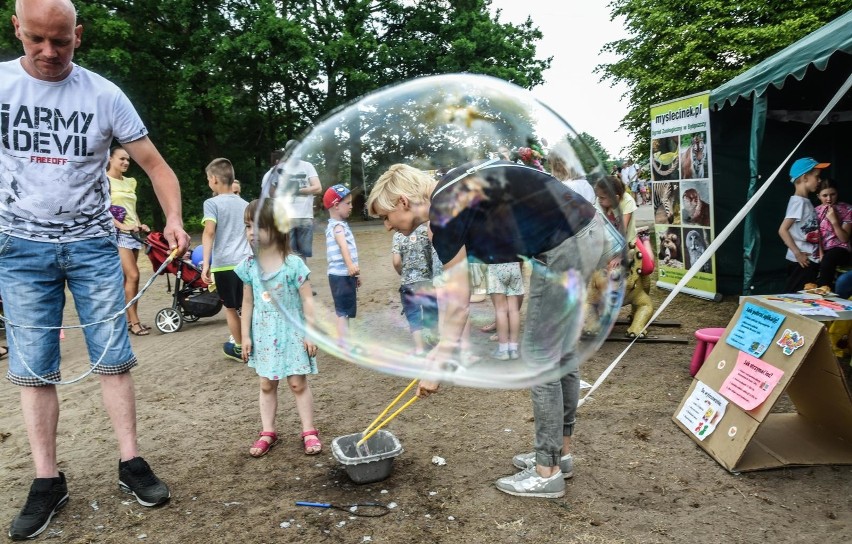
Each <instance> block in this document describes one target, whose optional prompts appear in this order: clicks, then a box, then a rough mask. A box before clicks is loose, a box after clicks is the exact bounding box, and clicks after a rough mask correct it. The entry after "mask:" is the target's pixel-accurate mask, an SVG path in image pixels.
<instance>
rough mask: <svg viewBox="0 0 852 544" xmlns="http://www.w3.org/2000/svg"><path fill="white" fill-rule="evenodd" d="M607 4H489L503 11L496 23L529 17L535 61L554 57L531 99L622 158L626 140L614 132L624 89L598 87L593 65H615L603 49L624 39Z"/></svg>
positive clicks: (524, 0) (507, 0) (517, 0)
mask: <svg viewBox="0 0 852 544" xmlns="http://www.w3.org/2000/svg"><path fill="white" fill-rule="evenodd" d="M608 3H609V0H584V1H578V0H492V4H491V7H492V9H494V10H496V9H497V8H499V9H501V10H502V14H501V16H500V21H501V22H504V23H515V24H520V23H522V22H523V21H525V20H526V18H527V16H529V17H531V18H532V21H533V24H534V25H535V26H537V27H538V29H539V30H540V31H541V32H542V34H543V35H544V37H543V38H542V39H541V41H539V42H538V43H537V44H536V45H537V56H538V57H539V58H547V57H553V62H552V63H551V68H550V70H548V71H546V72H545V73H544V79H545V83H544V85H539V86H538V87H536V88H534V89H533V90H532V93H533V95H534V96H535V97H536V98H537V99H538V100H539V101H541V102H543V103H544V104H546V105H548V106H549V107H550V108H552V109H553V110H554V111H556V112H557V113H558V114H560V115H561V116H562V118H563V119H565V120H566V121H567V122H568V123H569V124H570V125H571V126H572V127H573V128H574V130H576V131H577V133H580V132H587V133H589V134H591V135H592V136H594V137H595V138H597V139H598V140H600V142H601V143H602V144H603V146H604V149H606V150H607V151H608V152H609V154H610V155H612V156H613V157H623V156H624V153H622V149H624V148H626V147H627V145H628V143H629V135H628V134H627V132H626V131H624V130H622V129H619V128H618V125H619V123H620V122H621V119H622V118H623V117H624V115H625V114H626V113H627V109H628V108H627V102H626V99H625V100H624V101H622V100H621V95H622V94H624V92H625V90H626V86H624V85H618V86H616V87H610V82H609V81H605V82H603V83H600V82H598V80H599V79H600V75H598V74H595V73H593V70H594V68H595V66H597V65H598V64H602V63H611V62H614V61H616V60H617V58H616V57H615V56H612V55H602V54H601V53H600V51H601V49H602V48H603V46H604V44H605V43H607V42H611V41H615V40H618V39H622V38H626V37H627V33H626V32H625V31H624V30H623V29H622V27H621V24H619V22H610V20H609V17H610V10H609V8H607V4H608Z"/></svg>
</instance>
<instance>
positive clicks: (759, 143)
mask: <svg viewBox="0 0 852 544" xmlns="http://www.w3.org/2000/svg"><path fill="white" fill-rule="evenodd" d="M850 74H852V11H849V12H847V13H846V14H845V15H843V16H841V17H839V18H837V19H835V20H834V21H832V22H831V23H829V24H827V25H825V26H823V27H822V28H820V29H819V30H817V31H815V32H813V33H811V34H809V35H807V36H805V37H804V38H802V39H801V40H799V41H797V42H796V43H794V44H792V45H790V46H789V47H787V48H786V49H784V50H782V51H780V52H778V53H776V54H775V55H773V56H771V57H769V58H767V59H766V60H764V61H763V62H761V63H760V64H758V65H757V66H755V67H753V68H751V69H750V70H748V71H746V72H744V73H742V74H740V75H739V76H737V77H735V78H734V79H732V80H730V81H728V82H727V83H725V84H724V85H721V86H720V87H718V88H716V89H714V90H712V91H711V92H710V110H711V113H710V131H711V138H712V140H711V141H712V150H711V153H710V157H709V158H710V160H711V161H712V168H713V199H714V219H715V225H716V231H717V232H718V231H719V230H721V227H722V226H724V225H726V224H728V223H729V222H730V221H731V219H732V218H733V217H734V215H735V214H736V213H737V212H738V211H740V210H741V209H742V208H743V207H744V205H745V203H746V202H747V201H748V199H749V198H751V196H752V195H753V194H754V193H755V192H756V191H757V189H758V188H759V187H760V186H761V184H762V183H764V181H765V180H766V179H767V178H768V177H769V176H770V175H771V174H772V172H774V171H775V169H776V168H777V166H778V164H779V163H781V161H783V160H784V159H785V158H786V156H787V155H788V154H789V153H790V151H791V150H792V149H793V147H794V146H795V145H796V144H797V143H798V142H799V141H800V140H801V139H802V137H803V136H804V135H805V133H806V132H807V130H808V129H809V128H810V126H811V124H813V122H814V121H815V120H816V118H817V116H818V115H819V114H820V112H822V110H823V109H824V108H825V106H826V105H827V104H828V103H829V101H830V100H831V98H832V97H833V96H834V94H835V93H836V92H837V90H838V89H839V88H840V87H841V85H842V84H843V83H844V82H845V81H846V79H847V78H848V77H849V75H850ZM805 156H812V157H814V158H816V159H818V160H820V161H823V162H830V163H831V168H830V169H829V170H828V171H827V174H828V176H829V177H831V178H833V179H835V180H836V181H838V182H839V183H840V185H841V189H840V198H841V200H843V201H845V202H850V203H852V93H847V95H846V96H845V97H843V98H842V99H841V101H840V102H839V103H838V104H837V106H836V107H835V108H834V109H833V110H832V112H831V113H830V114H829V116H828V117H827V118H826V119H825V121H823V123H822V124H821V125H820V126H819V127H817V128H816V129H815V130H814V132H813V133H812V134H811V135H810V136H809V137H808V138H807V139H806V140H805V141H804V143H803V144H802V145H801V147H799V150H798V151H797V152H796V154H795V155H794V157H793V159H792V160H795V159H796V158H798V157H805ZM788 170H789V164H785V166H784V169H783V170H782V172H781V173H780V174H779V176H778V178H779V179H776V180H775V182H774V183H773V184H772V187H770V188H769V190H768V191H767V192H766V194H764V195H763V197H762V198H761V200H760V201H759V202H758V204H757V205H756V206H755V208H754V209H753V210H752V211H751V212H750V213H749V215H748V216H747V217H746V220H745V221H744V222H743V224H742V225H741V226H740V227H738V228H737V230H735V231H734V233H733V234H732V236H731V238H730V239H729V241H728V242H726V243H725V244H723V245H722V247H721V248H720V249H719V251H718V252H717V253H716V269H717V289H718V290H719V292H720V293H723V294H744V295H750V294H764V293H773V292H774V293H778V292H781V291H782V290H783V286H784V279H785V277H786V272H785V269H786V260H785V258H784V254H785V252H786V247H785V246H784V244H783V242H782V241H781V238H780V237H779V236H778V227H779V225H780V224H781V221H782V220H783V218H784V212H785V210H786V207H787V200H788V198H789V197H790V195H791V194H792V193H793V188H792V186H791V185H790V181H789V177H788V175H787V172H788Z"/></svg>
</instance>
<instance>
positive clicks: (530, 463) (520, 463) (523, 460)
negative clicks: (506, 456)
mask: <svg viewBox="0 0 852 544" xmlns="http://www.w3.org/2000/svg"><path fill="white" fill-rule="evenodd" d="M512 464H513V465H515V466H516V467H517V468H520V469H527V468H530V467H534V466H535V452H530V453H521V454H519V455H516V456H514V457H512ZM559 468H560V470H562V477H563V478H565V479H566V480H567V479H568V478H571V477H573V476H574V457H573V456H572V455H571V454H570V453H569V454H568V455H563V456H562V457H561V458H560V459H559Z"/></svg>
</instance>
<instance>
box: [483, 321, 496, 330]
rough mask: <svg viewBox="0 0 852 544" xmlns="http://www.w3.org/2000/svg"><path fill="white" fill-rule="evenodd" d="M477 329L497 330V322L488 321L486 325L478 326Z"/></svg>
mask: <svg viewBox="0 0 852 544" xmlns="http://www.w3.org/2000/svg"><path fill="white" fill-rule="evenodd" d="M479 330H481V331H482V332H494V331H496V330H497V322H496V321H492V322H491V323H489V324H488V325H485V326H484V327H479Z"/></svg>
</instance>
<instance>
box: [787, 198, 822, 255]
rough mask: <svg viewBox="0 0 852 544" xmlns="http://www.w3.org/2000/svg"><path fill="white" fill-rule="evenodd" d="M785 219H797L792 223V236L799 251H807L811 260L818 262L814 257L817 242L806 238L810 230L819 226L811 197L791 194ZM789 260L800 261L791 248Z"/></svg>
mask: <svg viewBox="0 0 852 544" xmlns="http://www.w3.org/2000/svg"><path fill="white" fill-rule="evenodd" d="M784 219H795V223H793V224H792V225H790V230H789V232H790V236H791V237H792V238H793V241H794V242H795V243H796V247H798V248H799V251H803V252H804V253H807V254H808V258H809V259H810V260H811V261H813V262H818V261H817V259H815V258H814V254H815V253H816V249H817V246H816V244H812V243H810V242H808V241H807V239H805V236H807V234H808V233H809V232H811V231H815V230H817V229H818V228H819V221H817V216H816V212H815V211H814V205H813V203H812V202H811V201H810V199H809V198H805V197H803V196H797V195H793V196H791V197H790V200H789V201H788V202H787V211H786V213H784ZM787 260H788V261H792V262H794V263H795V262H797V261H798V259H796V256H795V255H793V251H792V250H791V249H790V248H787Z"/></svg>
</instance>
